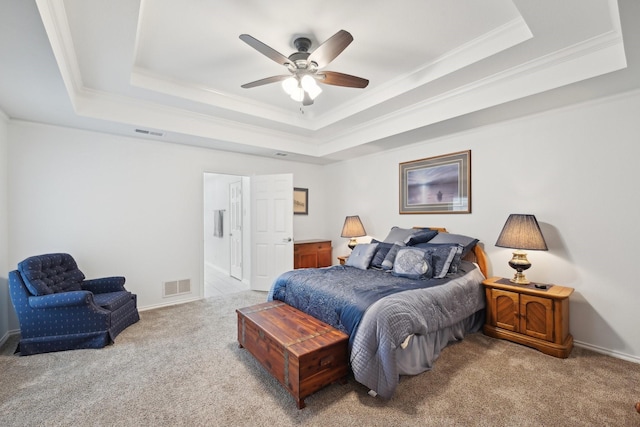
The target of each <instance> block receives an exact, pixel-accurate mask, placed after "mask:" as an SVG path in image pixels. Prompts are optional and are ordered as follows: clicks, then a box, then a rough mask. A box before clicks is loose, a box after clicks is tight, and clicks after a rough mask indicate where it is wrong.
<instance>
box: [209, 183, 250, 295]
mask: <svg viewBox="0 0 640 427" xmlns="http://www.w3.org/2000/svg"><path fill="white" fill-rule="evenodd" d="M203 180H204V181H203V184H204V185H203V188H204V191H203V193H204V194H203V197H204V203H203V207H204V275H203V277H204V297H205V298H209V297H215V296H221V295H226V294H229V293H235V292H240V291H244V290H248V289H249V280H248V279H249V275H250V271H249V270H247V269H246V267H248V265H249V264H250V263H249V262H248V260H249V248H250V236H249V233H248V232H244V229H245V224H247V225H248V224H249V223H250V221H249V212H250V210H249V194H248V193H249V191H250V185H249V177H246V176H239V175H226V174H216V173H204V177H203ZM247 230H248V227H247Z"/></svg>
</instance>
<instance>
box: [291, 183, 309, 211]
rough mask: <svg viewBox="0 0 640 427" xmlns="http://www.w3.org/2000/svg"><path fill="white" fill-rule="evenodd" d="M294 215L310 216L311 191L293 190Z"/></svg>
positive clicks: (303, 189) (306, 189) (305, 189)
mask: <svg viewBox="0 0 640 427" xmlns="http://www.w3.org/2000/svg"><path fill="white" fill-rule="evenodd" d="M293 214H294V215H309V189H308V188H294V189H293Z"/></svg>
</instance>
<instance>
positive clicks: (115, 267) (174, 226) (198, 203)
mask: <svg viewBox="0 0 640 427" xmlns="http://www.w3.org/2000/svg"><path fill="white" fill-rule="evenodd" d="M9 158H10V159H11V161H10V164H9V178H10V181H11V187H10V190H11V191H10V196H9V203H8V205H9V208H8V216H9V219H8V221H9V224H10V225H11V227H10V233H9V256H8V260H9V262H8V263H9V265H15V264H17V263H18V262H19V261H21V260H22V259H24V258H26V257H28V256H31V255H35V254H39V253H47V252H54V251H66V252H69V253H71V254H73V255H74V257H75V258H76V259H77V261H78V264H79V266H80V268H81V269H82V270H83V271H84V273H85V274H86V275H87V277H89V278H91V277H101V276H105V275H114V274H115V275H124V276H125V277H126V278H127V288H128V289H130V290H131V291H133V292H134V293H136V294H137V295H138V301H139V306H140V307H141V308H149V307H154V306H159V305H164V304H167V303H174V302H177V301H183V300H189V299H192V298H199V297H200V296H201V294H202V286H201V283H202V273H203V250H204V249H203V246H204V245H203V173H204V172H217V173H222V174H233V175H247V176H251V175H254V174H270V173H293V175H294V183H295V184H296V185H298V180H300V182H301V183H304V184H307V185H309V186H310V187H316V188H321V183H322V178H323V173H322V167H320V166H314V165H309V164H300V163H296V162H291V161H282V160H277V159H273V160H271V159H266V158H259V157H254V156H247V155H239V154H233V153H227V152H220V151H213V150H207V149H202V148H196V147H187V146H182V145H176V144H167V143H161V142H156V141H152V140H144V139H138V138H125V137H120V136H114V135H107V134H100V133H95V132H87V131H80V130H74V129H69V128H62V127H55V126H48V125H42V124H33V123H26V122H19V121H11V122H10V124H9ZM319 193H321V191H319ZM317 197H321V194H318V195H317ZM314 224H315V226H314V227H313V232H314V233H319V234H323V233H324V229H325V227H324V218H323V217H322V215H321V214H320V212H316V213H315V215H314ZM308 232H309V230H307V229H306V227H305V225H304V224H302V225H301V224H299V223H298V222H294V234H295V235H296V236H297V235H301V236H305V235H307V233H308ZM186 278H190V279H192V283H193V284H194V285H193V286H192V287H193V288H194V289H193V292H192V294H189V295H184V296H179V297H174V298H163V297H162V287H161V284H162V282H164V281H168V280H176V279H186Z"/></svg>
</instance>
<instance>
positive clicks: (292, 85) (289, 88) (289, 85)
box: [282, 76, 299, 95]
mask: <svg viewBox="0 0 640 427" xmlns="http://www.w3.org/2000/svg"><path fill="white" fill-rule="evenodd" d="M298 87H299V84H298V79H296V78H295V77H293V76H291V77H289V78H288V79H286V80H283V81H282V89H284V91H285V92H286V93H287V95H292V94H293V92H294V91H295V90H296V89H298Z"/></svg>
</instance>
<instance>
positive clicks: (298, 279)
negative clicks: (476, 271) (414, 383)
mask: <svg viewBox="0 0 640 427" xmlns="http://www.w3.org/2000/svg"><path fill="white" fill-rule="evenodd" d="M460 275H461V274H457V275H450V276H449V277H447V278H444V279H427V280H411V279H406V278H403V277H396V276H394V275H392V274H391V273H390V272H388V271H382V270H375V269H368V270H360V269H358V268H355V267H349V266H344V265H336V266H333V267H327V268H308V269H299V270H293V271H288V272H286V273H283V274H282V275H280V276H279V277H278V278H277V279H276V280H275V282H274V284H273V286H272V287H271V291H270V292H269V296H268V298H267V299H268V301H271V300H274V299H275V300H280V301H284V302H286V303H287V304H289V305H290V306H292V307H296V308H297V309H298V310H300V311H303V312H305V313H307V314H310V315H311V316H313V317H315V318H316V319H319V320H322V321H323V322H325V323H328V324H330V325H331V326H333V327H334V328H336V329H339V330H341V331H342V332H345V333H346V334H347V335H349V337H350V340H349V344H350V346H351V345H352V344H353V337H354V336H355V334H354V332H355V331H356V329H357V328H358V325H359V324H360V320H361V319H362V316H363V315H364V312H365V311H366V310H367V308H369V306H370V305H371V304H373V303H374V302H376V301H378V300H379V299H381V298H384V297H386V296H389V295H393V294H395V293H398V292H402V291H408V290H413V289H426V288H430V287H432V286H438V285H442V284H444V283H446V282H448V281H449V280H451V278H452V277H458V276H460Z"/></svg>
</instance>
